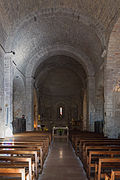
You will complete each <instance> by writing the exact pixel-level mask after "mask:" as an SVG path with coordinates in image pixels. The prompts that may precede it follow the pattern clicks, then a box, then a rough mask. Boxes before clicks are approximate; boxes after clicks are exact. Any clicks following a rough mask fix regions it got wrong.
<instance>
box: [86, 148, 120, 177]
mask: <svg viewBox="0 0 120 180" xmlns="http://www.w3.org/2000/svg"><path fill="white" fill-rule="evenodd" d="M113 157H119V158H120V151H90V152H89V156H88V161H87V162H88V165H87V167H86V169H87V171H88V176H89V177H90V175H91V168H94V169H95V164H96V163H98V162H99V159H100V158H113Z"/></svg>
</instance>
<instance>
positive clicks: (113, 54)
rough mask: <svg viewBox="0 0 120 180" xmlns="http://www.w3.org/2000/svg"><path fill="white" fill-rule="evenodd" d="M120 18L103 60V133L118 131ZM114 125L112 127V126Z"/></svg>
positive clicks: (119, 115)
mask: <svg viewBox="0 0 120 180" xmlns="http://www.w3.org/2000/svg"><path fill="white" fill-rule="evenodd" d="M119 88H120V19H119V20H118V22H117V23H116V25H115V27H114V28H113V30H112V33H111V36H110V40H109V46H108V54H107V60H106V62H105V81H104V89H105V91H104V92H105V129H104V133H105V135H107V136H109V137H118V135H119V133H120V89H119ZM113 127H114V128H113Z"/></svg>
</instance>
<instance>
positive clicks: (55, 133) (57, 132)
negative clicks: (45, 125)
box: [52, 126, 69, 140]
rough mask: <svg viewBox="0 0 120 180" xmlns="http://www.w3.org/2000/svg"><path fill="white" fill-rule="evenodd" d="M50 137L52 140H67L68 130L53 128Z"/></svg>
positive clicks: (66, 128)
mask: <svg viewBox="0 0 120 180" xmlns="http://www.w3.org/2000/svg"><path fill="white" fill-rule="evenodd" d="M52 137H53V139H54V138H67V140H68V138H69V128H68V127H67V126H66V127H53V130H52Z"/></svg>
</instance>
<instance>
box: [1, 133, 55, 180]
mask: <svg viewBox="0 0 120 180" xmlns="http://www.w3.org/2000/svg"><path fill="white" fill-rule="evenodd" d="M50 142H51V134H50V133H44V134H43V133H39V132H27V133H22V134H17V135H14V136H13V137H8V138H4V139H3V138H0V155H2V158H5V159H6V162H4V163H2V158H1V162H0V167H1V166H4V167H5V168H8V167H7V166H8V165H9V166H10V167H11V168H12V166H13V167H14V166H15V167H17V168H23V167H24V168H25V167H27V165H25V163H23V162H21V161H20V162H19V163H18V162H17V158H20V159H22V158H30V157H31V156H32V157H33V156H34V158H33V159H34V160H33V162H34V164H35V166H34V167H35V175H36V178H37V177H38V168H39V167H38V166H39V165H38V162H39V161H40V163H41V164H40V166H41V168H42V167H43V161H44V160H45V158H46V156H47V153H48V148H49V144H50ZM7 154H9V155H10V156H7V157H6V156H5V155H7ZM16 155H17V157H16ZM3 156H5V157H3ZM26 156H29V157H26ZM10 158H13V159H15V158H16V161H14V163H12V164H11V165H10V164H9V163H8V162H7V161H8V159H9V160H10ZM20 166H21V167H20ZM10 167H9V168H10ZM28 169H29V178H30V180H31V179H32V178H31V176H32V175H31V173H32V172H31V168H30V164H29V165H28ZM33 171H34V170H33ZM3 174H4V173H3ZM27 178H28V176H27Z"/></svg>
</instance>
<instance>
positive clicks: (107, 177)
mask: <svg viewBox="0 0 120 180" xmlns="http://www.w3.org/2000/svg"><path fill="white" fill-rule="evenodd" d="M115 177H117V178H120V171H113V170H112V172H111V175H109V174H108V173H106V174H105V180H115Z"/></svg>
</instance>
